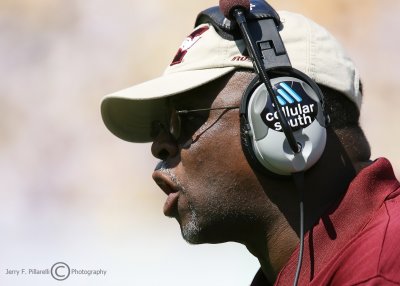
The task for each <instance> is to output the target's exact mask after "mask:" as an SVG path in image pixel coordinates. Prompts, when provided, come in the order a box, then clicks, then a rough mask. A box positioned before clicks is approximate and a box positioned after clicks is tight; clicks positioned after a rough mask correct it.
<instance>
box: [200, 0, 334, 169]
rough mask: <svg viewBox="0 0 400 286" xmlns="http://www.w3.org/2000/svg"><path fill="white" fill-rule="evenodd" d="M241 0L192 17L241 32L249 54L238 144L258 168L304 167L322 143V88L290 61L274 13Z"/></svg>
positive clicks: (225, 32) (226, 34)
mask: <svg viewBox="0 0 400 286" xmlns="http://www.w3.org/2000/svg"><path fill="white" fill-rule="evenodd" d="M242 3H245V4H246V1H220V7H212V8H209V9H207V10H205V11H203V12H201V13H200V14H199V15H198V17H197V20H196V25H199V24H201V23H210V24H212V25H213V26H214V28H215V29H216V31H217V32H218V33H219V35H220V36H221V37H223V38H225V39H229V40H236V39H239V38H240V39H242V38H243V39H244V40H245V42H246V48H247V52H248V53H249V54H250V56H251V58H252V60H253V64H254V67H255V70H256V72H257V77H256V78H255V79H254V80H253V81H252V82H251V83H250V85H249V86H248V88H247V89H246V91H245V93H244V95H243V97H242V101H241V106H240V117H241V120H240V122H241V140H242V149H243V151H244V153H245V155H246V157H247V159H248V161H249V163H250V164H251V165H252V166H253V167H255V168H256V169H258V170H261V171H262V172H267V173H271V174H274V175H277V176H278V177H279V176H285V177H287V176H289V175H291V174H293V173H299V172H303V171H306V170H308V169H309V168H311V167H312V166H313V165H314V164H315V163H316V162H317V161H318V159H319V158H320V157H321V155H322V153H323V151H324V149H325V144H326V127H327V124H328V122H329V118H328V116H327V115H326V113H325V110H324V101H323V94H322V91H321V90H320V88H319V87H318V85H317V84H316V83H315V82H314V81H313V80H312V79H311V78H309V77H308V76H307V75H306V74H304V73H302V72H300V71H299V70H296V69H294V68H293V67H292V65H291V63H290V60H289V56H288V54H287V52H286V49H285V46H284V43H283V41H282V38H281V36H280V34H279V31H280V30H281V29H284V25H283V24H282V23H281V21H280V18H279V15H278V13H277V12H276V11H275V10H274V9H273V8H272V7H271V6H270V5H269V4H268V3H266V2H265V1H263V0H252V1H251V2H249V1H248V0H247V3H249V4H250V5H248V7H243V5H245V4H242ZM250 7H251V10H250ZM241 17H242V18H241ZM243 25H244V26H247V27H244V28H246V29H245V31H244V32H243V27H242V26H243ZM241 29H242V31H241ZM257 61H258V62H259V63H258V66H257Z"/></svg>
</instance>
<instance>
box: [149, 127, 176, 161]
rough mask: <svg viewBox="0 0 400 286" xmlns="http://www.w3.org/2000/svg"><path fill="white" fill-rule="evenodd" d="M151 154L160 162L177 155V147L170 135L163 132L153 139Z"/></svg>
mask: <svg viewBox="0 0 400 286" xmlns="http://www.w3.org/2000/svg"><path fill="white" fill-rule="evenodd" d="M151 153H152V154H153V156H154V157H156V158H158V159H160V160H166V159H167V158H169V157H174V156H176V155H177V154H178V145H177V143H176V141H175V139H174V138H173V137H172V135H171V134H170V133H169V132H166V131H165V130H163V131H161V132H160V133H159V134H158V135H157V137H156V138H155V139H154V141H153V144H152V145H151Z"/></svg>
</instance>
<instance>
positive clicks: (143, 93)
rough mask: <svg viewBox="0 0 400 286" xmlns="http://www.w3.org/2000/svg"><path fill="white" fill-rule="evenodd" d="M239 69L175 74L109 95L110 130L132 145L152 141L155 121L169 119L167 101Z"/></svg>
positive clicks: (105, 108)
mask: <svg viewBox="0 0 400 286" xmlns="http://www.w3.org/2000/svg"><path fill="white" fill-rule="evenodd" d="M234 69H235V67H223V68H212V69H203V70H191V71H184V72H177V73H171V74H168V75H164V76H162V77H159V78H156V79H153V80H150V81H147V82H144V83H141V84H139V85H136V86H133V87H130V88H127V89H124V90H121V91H118V92H116V93H112V94H109V95H107V96H105V97H104V98H103V100H102V103H101V115H102V117H103V121H104V124H105V125H106V126H107V128H108V129H109V130H110V131H111V132H112V133H113V134H114V135H116V136H118V137H119V138H121V139H123V140H126V141H130V142H138V143H143V142H150V141H151V140H152V137H151V126H152V122H154V121H156V120H158V121H161V122H164V121H165V120H166V113H167V104H166V99H167V98H168V97H170V96H173V95H177V94H180V93H183V92H186V91H189V90H191V89H193V88H196V87H199V86H201V85H204V84H206V83H208V82H211V81H213V80H215V79H217V78H220V77H221V76H223V75H226V74H228V73H229V72H231V71H233V70H234Z"/></svg>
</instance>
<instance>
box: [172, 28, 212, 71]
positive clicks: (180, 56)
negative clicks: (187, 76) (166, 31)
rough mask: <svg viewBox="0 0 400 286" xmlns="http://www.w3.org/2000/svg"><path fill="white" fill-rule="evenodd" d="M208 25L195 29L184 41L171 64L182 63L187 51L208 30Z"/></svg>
mask: <svg viewBox="0 0 400 286" xmlns="http://www.w3.org/2000/svg"><path fill="white" fill-rule="evenodd" d="M208 29H209V28H208V26H204V27H201V28H198V29H196V30H194V31H193V32H192V33H191V34H190V35H189V36H188V37H187V38H186V39H185V40H184V41H183V43H182V45H181V46H180V47H179V50H178V52H177V53H176V55H175V57H174V59H173V60H172V63H171V64H170V65H171V66H173V65H176V64H180V63H181V62H182V61H183V58H184V57H185V55H186V53H187V51H188V50H189V49H190V48H191V47H193V45H194V44H195V43H196V42H197V41H198V40H199V39H200V36H201V35H202V34H203V33H204V32H205V31H207V30H208Z"/></svg>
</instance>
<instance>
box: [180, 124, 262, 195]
mask: <svg viewBox="0 0 400 286" xmlns="http://www.w3.org/2000/svg"><path fill="white" fill-rule="evenodd" d="M228 119H230V120H229V121H228V120H225V121H222V122H221V123H216V124H215V125H214V126H213V128H211V129H209V130H208V131H207V132H204V133H203V134H202V135H201V136H200V137H198V140H197V141H195V142H194V143H193V144H192V145H191V146H190V147H189V148H187V149H183V150H182V151H181V162H180V164H179V167H178V169H177V172H179V175H178V174H177V175H178V176H179V177H180V178H182V179H184V180H185V185H186V186H187V187H188V190H191V191H189V193H190V194H191V195H192V196H196V197H198V196H201V195H202V194H204V193H208V194H212V193H214V192H218V194H219V195H220V196H224V195H228V192H224V191H222V190H224V189H225V190H228V189H232V188H241V187H242V186H241V185H243V184H242V181H243V180H249V179H253V178H254V177H255V176H254V174H253V172H252V170H251V168H250V166H249V164H248V162H247V160H246V158H245V156H244V154H243V151H242V147H241V142H240V126H239V119H238V118H237V119H236V118H234V117H233V116H230V117H229V118H228Z"/></svg>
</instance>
